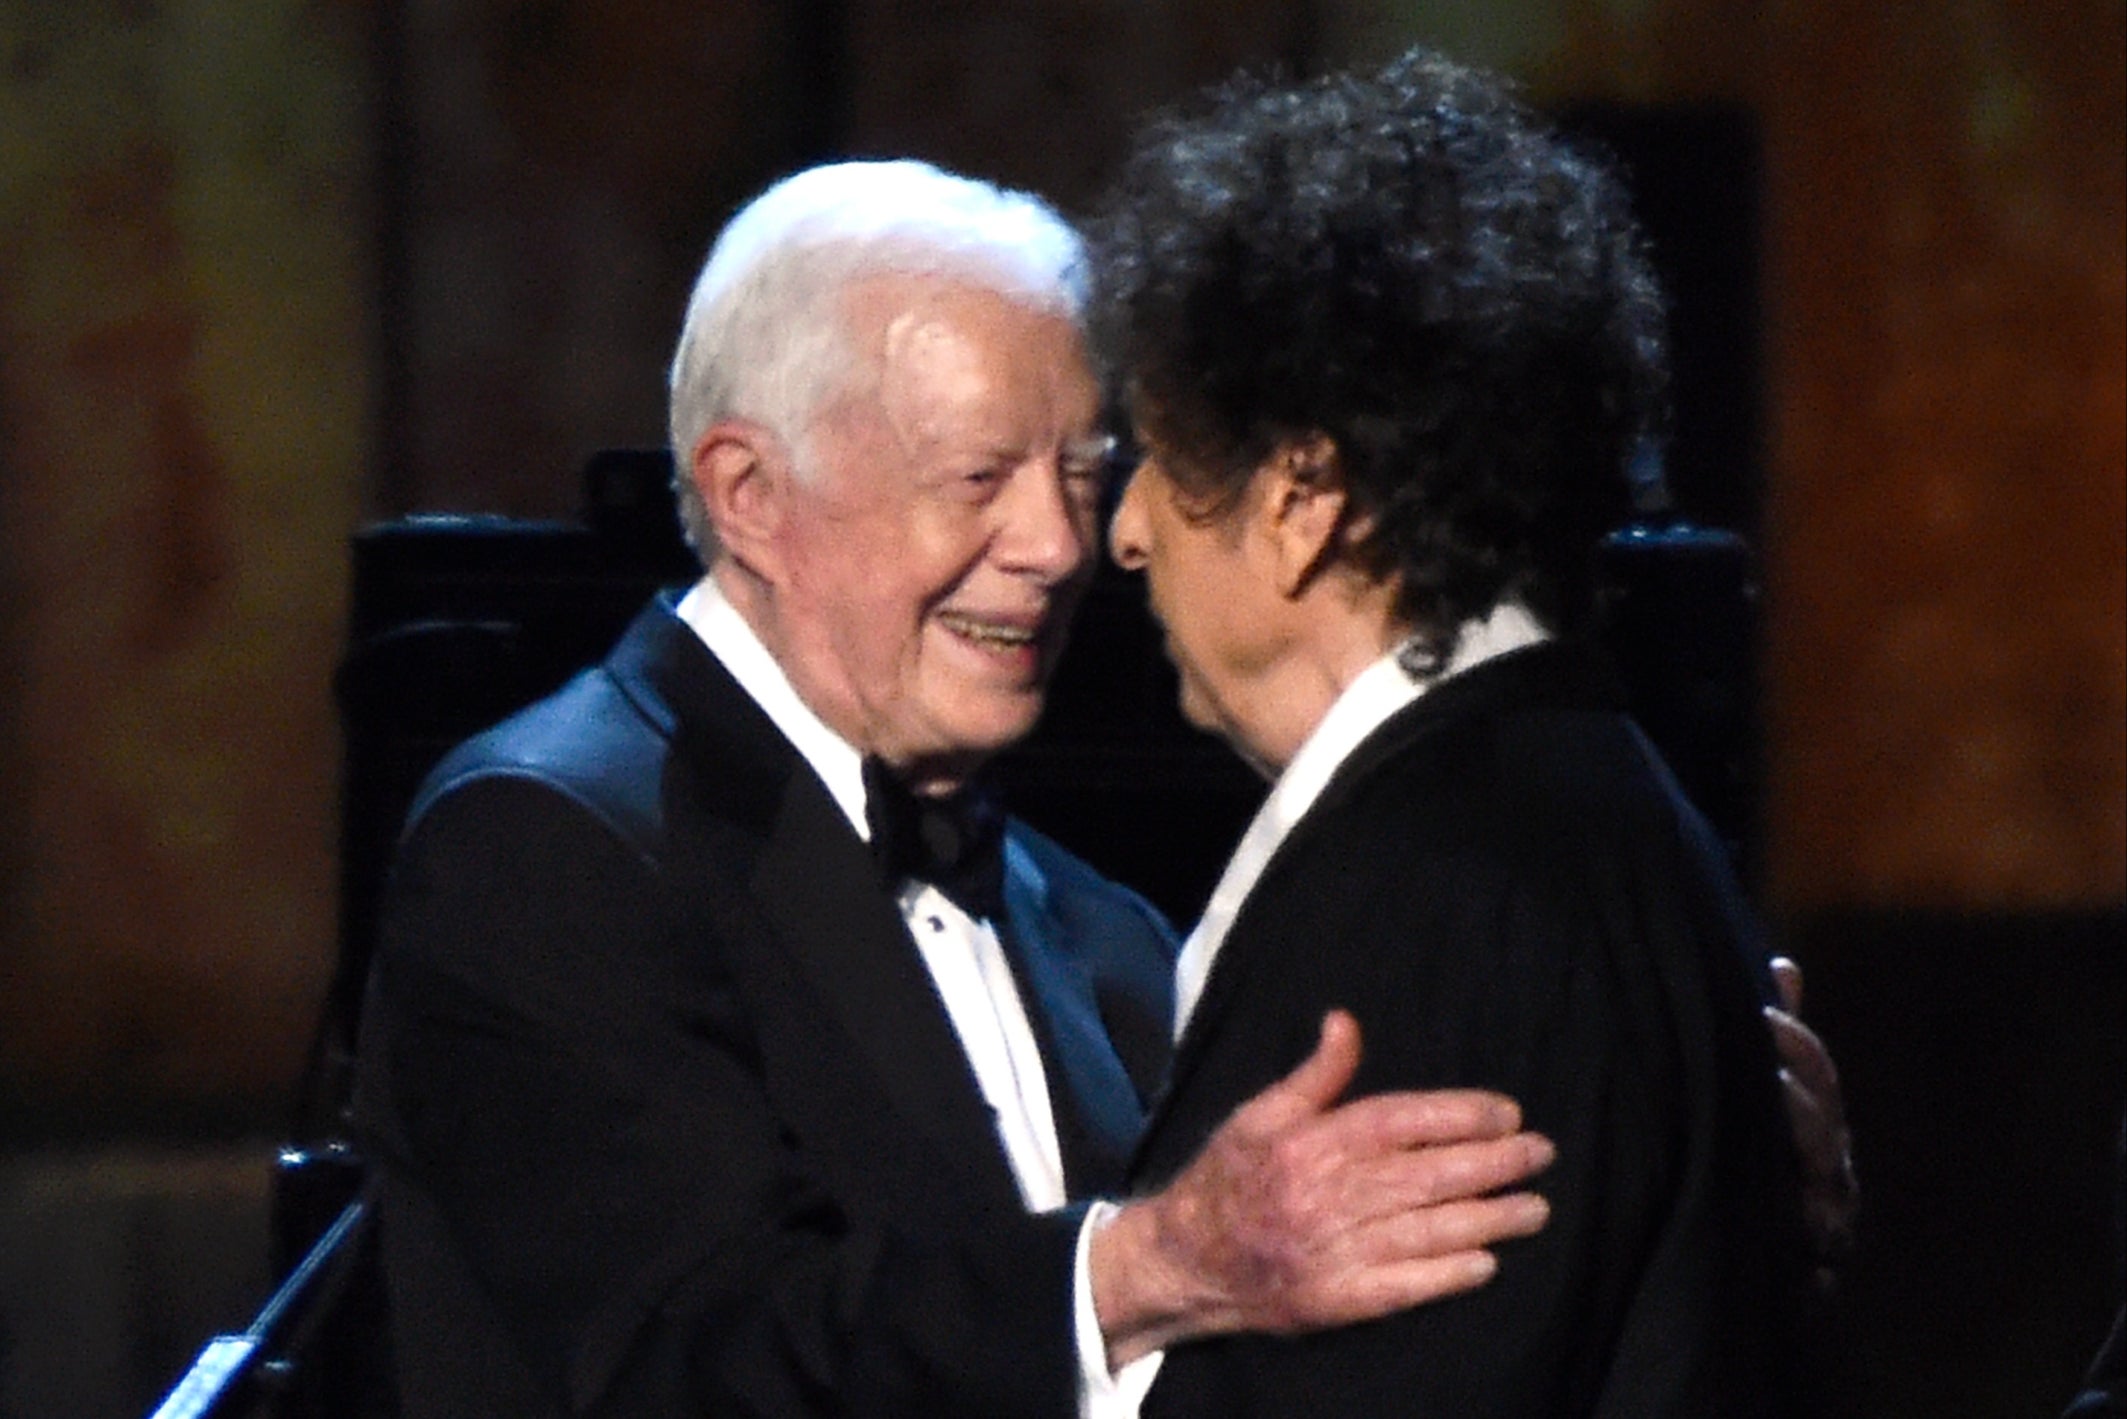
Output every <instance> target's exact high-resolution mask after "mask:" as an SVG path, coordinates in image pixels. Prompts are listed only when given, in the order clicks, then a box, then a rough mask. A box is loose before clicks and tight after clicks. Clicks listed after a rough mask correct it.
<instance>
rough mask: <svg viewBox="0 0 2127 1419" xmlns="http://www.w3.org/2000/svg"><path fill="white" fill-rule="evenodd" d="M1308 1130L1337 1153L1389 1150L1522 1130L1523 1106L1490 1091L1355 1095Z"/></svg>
mask: <svg viewBox="0 0 2127 1419" xmlns="http://www.w3.org/2000/svg"><path fill="white" fill-rule="evenodd" d="M1312 1128H1313V1130H1314V1131H1315V1132H1317V1133H1319V1134H1320V1135H1322V1136H1323V1138H1324V1139H1325V1140H1326V1144H1325V1146H1330V1147H1335V1148H1337V1149H1339V1151H1343V1152H1347V1153H1351V1154H1366V1153H1391V1152H1398V1151H1402V1150H1405V1149H1410V1148H1423V1147H1426V1146H1428V1145H1431V1144H1440V1143H1463V1142H1469V1141H1474V1140H1482V1139H1490V1138H1505V1137H1508V1136H1509V1135H1511V1134H1513V1133H1515V1132H1516V1131H1518V1130H1519V1129H1520V1128H1521V1106H1520V1105H1519V1104H1517V1103H1515V1102H1514V1101H1513V1100H1512V1099H1510V1098H1508V1097H1507V1096H1506V1095H1504V1094H1495V1093H1493V1092H1491V1091H1490V1090H1488V1089H1419V1090H1405V1091H1402V1092H1399V1093H1394V1094H1370V1095H1368V1096H1367V1097H1366V1098H1363V1099H1355V1100H1353V1101H1352V1102H1351V1103H1348V1104H1344V1105H1342V1106H1340V1107H1338V1108H1336V1109H1333V1110H1331V1111H1329V1112H1327V1113H1324V1114H1322V1115H1321V1116H1320V1117H1319V1118H1318V1119H1317V1120H1315V1122H1314V1124H1313V1125H1312Z"/></svg>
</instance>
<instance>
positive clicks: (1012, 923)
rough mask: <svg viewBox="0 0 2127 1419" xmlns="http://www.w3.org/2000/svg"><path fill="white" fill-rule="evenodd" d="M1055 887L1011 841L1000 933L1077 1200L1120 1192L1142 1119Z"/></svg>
mask: <svg viewBox="0 0 2127 1419" xmlns="http://www.w3.org/2000/svg"><path fill="white" fill-rule="evenodd" d="M1048 888H1049V884H1048V880H1047V878H1046V877H1045V876H1044V875H1043V874H1042V872H1041V869H1040V868H1039V867H1038V866H1037V865H1036V864H1035V862H1034V860H1033V858H1031V857H1030V856H1028V855H1027V853H1026V852H1025V850H1023V849H1022V848H1021V847H1020V846H1019V845H1018V844H1017V843H1015V842H1013V841H1012V840H1011V839H1010V838H1007V839H1006V840H1005V879H1004V896H1005V916H1006V921H1005V922H1004V923H1003V929H1002V930H1000V931H999V932H998V935H999V937H1000V938H1001V939H1002V940H1003V942H1004V945H1005V952H1006V954H1007V955H1008V956H1009V957H1010V958H1011V962H1012V973H1013V976H1014V977H1015V978H1016V980H1017V981H1018V984H1019V994H1020V998H1021V999H1022V1000H1023V1001H1024V1002H1025V1004H1026V1007H1027V1014H1028V1023H1029V1024H1031V1025H1032V1026H1033V1027H1034V1030H1035V1033H1036V1035H1037V1036H1038V1038H1039V1040H1040V1043H1041V1046H1042V1051H1041V1054H1042V1064H1043V1069H1044V1072H1045V1073H1046V1074H1047V1076H1048V1084H1049V1107H1050V1111H1051V1112H1052V1113H1053V1114H1054V1115H1055V1118H1056V1137H1057V1145H1058V1148H1059V1149H1060V1151H1061V1152H1062V1154H1063V1164H1064V1178H1065V1184H1066V1191H1067V1192H1068V1193H1069V1194H1070V1195H1071V1196H1072V1197H1074V1198H1080V1197H1090V1196H1095V1195H1099V1194H1103V1193H1113V1192H1114V1191H1115V1190H1116V1189H1118V1188H1120V1187H1121V1186H1122V1184H1123V1181H1124V1168H1125V1166H1126V1165H1127V1164H1128V1162H1129V1159H1130V1149H1131V1146H1132V1145H1133V1144H1134V1143H1135V1142H1136V1139H1137V1134H1138V1129H1139V1128H1140V1127H1141V1126H1142V1124H1143V1122H1144V1120H1143V1118H1142V1117H1141V1116H1140V1115H1139V1113H1138V1107H1137V1090H1136V1088H1135V1086H1133V1085H1132V1084H1131V1082H1130V1076H1129V1073H1128V1072H1127V1071H1126V1070H1125V1069H1124V1068H1123V1063H1122V1061H1121V1060H1120V1059H1119V1058H1117V1057H1116V1054H1115V1048H1114V1046H1113V1045H1111V1044H1110V1043H1109V1041H1108V1034H1107V1031H1106V1030H1105V1029H1104V1028H1102V1026H1101V1021H1100V1007H1099V1004H1098V1002H1097V1001H1096V1000H1095V998H1094V994H1093V983H1092V982H1091V981H1090V980H1088V979H1087V978H1086V975H1085V972H1084V971H1083V970H1082V969H1080V967H1079V965H1078V962H1077V959H1076V957H1074V956H1073V955H1072V954H1071V953H1070V952H1069V951H1067V950H1065V949H1064V942H1063V925H1062V923H1061V922H1060V921H1059V920H1058V919H1057V916H1056V914H1055V913H1054V912H1053V911H1051V910H1050V907H1049V890H1048Z"/></svg>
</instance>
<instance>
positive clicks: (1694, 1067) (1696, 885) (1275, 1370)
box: [1138, 645, 1805, 1419]
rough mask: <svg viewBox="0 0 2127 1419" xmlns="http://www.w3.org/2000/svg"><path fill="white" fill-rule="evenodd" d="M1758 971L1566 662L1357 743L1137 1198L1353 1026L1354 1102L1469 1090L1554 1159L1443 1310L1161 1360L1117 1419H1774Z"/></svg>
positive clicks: (1221, 969)
mask: <svg viewBox="0 0 2127 1419" xmlns="http://www.w3.org/2000/svg"><path fill="white" fill-rule="evenodd" d="M1760 954H1761V953H1759V952H1758V950H1757V948H1756V946H1755V944H1754V943H1753V941H1752V938H1751V932H1750V928H1749V925H1748V918H1747V914H1746V913H1745V911H1744V910H1743V907H1742V905H1741V903H1740V902H1739V900H1738V894H1737V892H1736V890H1735V888H1734V886H1733V885H1732V883H1731V881H1730V879H1729V877H1728V875H1727V873H1726V871H1725V868H1724V867H1723V865H1722V863H1721V861H1720V858H1719V854H1718V852H1717V850H1716V849H1715V848H1714V846H1713V840H1712V838H1711V835H1710V834H1709V833H1708V831H1707V830H1706V828H1705V827H1704V825H1703V824H1702V823H1701V821H1700V820H1699V818H1698V817H1697V816H1696V815H1695V814H1694V813H1693V812H1692V811H1691V810H1690V808H1689V807H1688V806H1687V805H1686V804H1685V803H1684V802H1683V800H1682V798H1681V797H1680V796H1679V794H1678V793H1677V791H1676V789H1675V787H1674V786H1673V784H1672V783H1671V781H1670V780H1669V778H1668V775H1667V774H1666V772H1665V771H1664V770H1663V769H1662V767H1661V766H1660V764H1659V762H1658V761H1657V760H1656V758H1655V757H1654V754H1653V752H1652V750H1651V749H1650V748H1649V747H1648V745H1647V744H1646V742H1645V741H1644V740H1643V739H1642V737H1641V736H1640V734H1639V733H1638V731H1637V730H1636V729H1635V728H1634V727H1633V726H1632V724H1631V722H1630V721H1629V720H1628V719H1626V718H1625V717H1624V716H1623V714H1622V713H1621V712H1620V710H1619V706H1618V699H1617V697H1616V695H1615V693H1614V692H1613V691H1612V690H1611V688H1610V682H1609V680H1608V678H1607V676H1606V675H1605V674H1604V673H1603V671H1602V669H1601V667H1600V666H1599V664H1598V663H1597V662H1595V661H1594V660H1593V659H1592V658H1590V657H1588V656H1587V655H1586V654H1585V653H1584V652H1582V651H1580V650H1577V649H1575V648H1572V647H1565V646H1559V645H1543V646H1537V647H1532V648H1529V649H1525V650H1522V651H1517V652H1514V653H1511V654H1509V655H1506V656H1503V657H1501V658H1499V659H1497V660H1494V661H1491V662H1487V663H1485V664H1482V665H1480V666H1478V667H1476V668H1475V669H1473V670H1471V671H1469V672H1467V673H1465V674H1462V675H1459V676H1456V677H1454V678H1453V679H1450V680H1448V681H1446V682H1445V683H1443V684H1441V685H1440V686H1438V687H1436V688H1435V689H1433V690H1432V691H1430V692H1429V693H1428V694H1426V695H1424V696H1423V697H1421V698H1420V699H1419V700H1418V701H1416V702H1415V703H1413V704H1412V705H1411V706H1409V707H1408V708H1407V709H1405V710H1404V711H1402V712H1400V713H1399V714H1397V715H1396V716H1394V717H1393V718H1391V719H1390V720H1389V721H1388V722H1387V723H1385V724H1383V725H1382V726H1381V727H1380V728H1379V729H1377V730H1376V731H1375V732H1374V733H1373V734H1372V735H1371V736H1369V738H1368V739H1367V740H1366V741H1365V742H1364V743H1363V744H1362V745H1361V746H1360V747H1359V748H1358V749H1357V750H1356V751H1355V752H1354V754H1353V755H1352V757H1351V758H1350V759H1349V760H1347V762H1346V763H1345V764H1344V765H1343V766H1342V768H1341V769H1340V771H1339V772H1338V773H1337V775H1336V776H1335V777H1334V778H1333V779H1332V781H1331V782H1330V784H1329V785H1328V786H1327V788H1326V789H1325V790H1324V792H1323V794H1322V796H1321V798H1320V799H1319V800H1318V801H1317V802H1316V804H1315V805H1314V807H1313V808H1312V809H1311V810H1310V812H1309V813H1308V814H1307V815H1306V816H1305V817H1304V818H1303V819H1302V820H1301V822H1300V823H1298V824H1297V825H1296V826H1295V828H1294V830H1293V831H1292V833H1291V835H1290V836H1289V837H1288V838H1287V839H1286V841H1285V842H1284V843H1283V844H1282V845H1281V846H1280V847H1279V849H1278V851H1277V852H1276V853H1275V854H1274V856H1273V858H1272V860H1271V861H1270V863H1269V864H1268V866H1267V867H1266V870H1265V871H1264V874H1263V876H1262V878H1261V879H1260V881H1259V882H1258V883H1257V885H1256V887H1255V889H1254V891H1253V892H1252V893H1251V894H1250V896H1249V898H1248V899H1247V901H1246V903H1245V904H1244V906H1243V907H1242V910H1241V912H1240V914H1239V915H1238V917H1237V918H1236V919H1235V921H1234V923H1233V926H1232V929H1231V931H1230V933H1229V934H1228V936H1227V938H1226V941H1225V944H1224V947H1223V949H1222V951H1221V953H1220V955H1219V957H1218V959H1217V962H1216V964H1215V965H1214V967H1213V969H1212V972H1211V974H1210V977H1209V979H1208V980H1207V981H1206V984H1205V989H1204V994H1203V997H1202V1000H1201V1001H1200V1003H1199V1005H1198V1007H1197V1009H1196V1011H1195V1013H1194V1014H1193V1016H1192V1018H1191V1020H1190V1023H1189V1026H1188V1029H1187V1032H1186V1033H1185V1034H1184V1036H1183V1038H1182V1040H1181V1043H1180V1046H1179V1050H1178V1053H1177V1057H1176V1061H1175V1069H1174V1077H1173V1080H1172V1083H1171V1085H1170V1091H1171V1092H1170V1093H1169V1095H1168V1096H1167V1098H1166V1099H1165V1101H1164V1102H1163V1103H1162V1104H1161V1105H1160V1106H1159V1108H1158V1109H1157V1110H1156V1111H1155V1114H1154V1117H1153V1120H1152V1124H1151V1128H1150V1132H1149V1133H1148V1136H1147V1138H1146V1140H1145V1143H1144V1151H1143V1154H1142V1157H1141V1161H1140V1164H1139V1169H1138V1172H1139V1176H1140V1177H1141V1178H1142V1179H1143V1180H1144V1181H1146V1182H1148V1183H1153V1184H1156V1183H1159V1182H1160V1181H1162V1180H1164V1179H1165V1178H1167V1177H1169V1176H1170V1175H1171V1174H1172V1173H1173V1172H1175V1171H1176V1170H1177V1169H1178V1168H1179V1167H1180V1166H1181V1165H1182V1164H1184V1163H1185V1162H1186V1161H1187V1160H1188V1159H1189V1157H1190V1156H1191V1155H1193V1154H1194V1153H1195V1152H1196V1150H1197V1148H1198V1146H1199V1145H1200V1144H1201V1143H1202V1141H1203V1140H1204V1139H1205V1137H1207V1136H1208V1134H1209V1133H1210V1131H1211V1130H1212V1129H1213V1128H1214V1127H1215V1126H1216V1125H1217V1124H1218V1122H1219V1121H1220V1120H1222V1119H1224V1118H1225V1117H1226V1115H1227V1114H1228V1113H1229V1112H1230V1111H1231V1110H1232V1109H1233V1107H1234V1106H1235V1105H1236V1104H1237V1103H1239V1102H1240V1101H1241V1100H1243V1099H1245V1098H1247V1097H1249V1096H1250V1095H1252V1094H1253V1093H1254V1092H1255V1091H1257V1090H1258V1089H1260V1088H1261V1087H1263V1086H1264V1085H1265V1084H1267V1083H1269V1082H1270V1081H1272V1080H1273V1079H1276V1078H1277V1077H1278V1076H1279V1075H1281V1074H1283V1073H1284V1072H1285V1071H1287V1070H1288V1069H1290V1068H1291V1067H1292V1065H1293V1064H1295V1063H1296V1062H1297V1061H1298V1060H1299V1059H1301V1058H1302V1057H1304V1056H1305V1055H1306V1054H1307V1052H1308V1051H1309V1049H1310V1048H1311V1047H1312V1045H1313V1043H1314V1040H1315V1036H1316V1031H1317V1029H1318V1027H1319V1022H1320V1020H1321V1017H1322V1013H1323V1012H1324V1011H1325V1010H1326V1009H1328V1008H1329V1007H1331V1006H1343V1007H1344V1008H1346V1009H1348V1010H1350V1011H1352V1012H1353V1013H1354V1014H1355V1015H1356V1016H1357V1017H1358V1019H1359V1022H1360V1025H1361V1028H1362V1032H1363V1043H1364V1055H1363V1063H1362V1067H1361V1072H1360V1076H1359V1079H1358V1080H1357V1082H1356V1084H1355V1092H1372V1091H1377V1090H1384V1089H1402V1088H1428V1087H1438V1086H1482V1087H1486V1088H1492V1089H1498V1090H1502V1091H1504V1092H1506V1093H1508V1094H1510V1095H1512V1096H1514V1097H1515V1098H1517V1099H1518V1100H1520V1101H1521V1103H1522V1105H1523V1108H1524V1111H1525V1116H1526V1118H1527V1121H1528V1123H1529V1125H1530V1126H1531V1127H1533V1128H1536V1129H1539V1130H1541V1131H1543V1132H1544V1133H1546V1134H1548V1135H1549V1136H1550V1137H1551V1138H1552V1139H1553V1140H1554V1141H1556V1142H1557V1144H1558V1146H1559V1158H1558V1161H1557V1163H1556V1164H1555V1166H1554V1167H1553V1168H1552V1170H1551V1171H1550V1173H1549V1174H1548V1175H1547V1176H1546V1178H1545V1179H1544V1180H1543V1181H1542V1182H1541V1184H1540V1186H1541V1188H1542V1190H1543V1191H1544V1192H1545V1193H1546V1194H1547V1195H1548V1196H1549V1198H1550V1200H1551V1203H1552V1206H1553V1214H1552V1221H1551V1223H1550V1225H1549V1227H1548V1228H1547V1229H1546V1230H1545V1231H1544V1232H1543V1233H1542V1234H1541V1235H1540V1236H1538V1237H1536V1238H1533V1239H1530V1240H1527V1241H1523V1242H1516V1243H1511V1244H1509V1245H1507V1246H1506V1247H1505V1248H1504V1251H1503V1255H1502V1257H1501V1267H1500V1271H1499V1274H1498V1276H1497V1277H1496V1278H1495V1279H1494V1280H1493V1281H1492V1282H1491V1283H1490V1284H1489V1285H1488V1286H1486V1287H1484V1288H1482V1289H1481V1290H1479V1291H1477V1292H1475V1293H1473V1294H1471V1295H1469V1296H1465V1297H1459V1298H1455V1299H1452V1300H1448V1301H1444V1302H1440V1303H1438V1304H1435V1305H1431V1306H1426V1307H1422V1308H1420V1309H1418V1310H1416V1311H1411V1312H1406V1313H1404V1314H1401V1315H1398V1316H1394V1317H1391V1318H1389V1319H1387V1320H1383V1321H1380V1322H1376V1323H1373V1324H1369V1325H1361V1326H1355V1327H1351V1328H1349V1329H1346V1330H1343V1331H1338V1332H1334V1333H1328V1334H1323V1335H1318V1336H1312V1337H1307V1338H1303V1339H1284V1340H1281V1339H1264V1338H1258V1337H1246V1336H1244V1337H1236V1338H1232V1339H1227V1340H1221V1341H1216V1342H1211V1343H1206V1344H1199V1345H1193V1346H1183V1347H1178V1348H1176V1349H1175V1350H1174V1351H1172V1352H1170V1354H1169V1355H1168V1357H1167V1360H1166V1362H1165V1366H1164V1368H1163V1370H1162V1372H1161V1375H1160V1378H1159V1381H1158V1383H1157V1385H1156V1386H1155V1388H1154V1390H1153V1392H1152V1397H1151V1400H1150V1401H1149V1403H1148V1406H1147V1410H1146V1414H1147V1416H1148V1419H1183V1416H1218V1417H1219V1419H1240V1417H1241V1416H1279V1417H1280V1419H1284V1417H1285V1416H1295V1415H1315V1414H1323V1415H1330V1414H1334V1415H1338V1416H1354V1419H1364V1417H1365V1416H1380V1415H1423V1416H1429V1417H1430V1416H1437V1419H1449V1417H1450V1416H1452V1419H1491V1416H1529V1417H1530V1419H1533V1417H1534V1416H1545V1419H1564V1417H1565V1416H1596V1415H1599V1416H1604V1419H1663V1416H1679V1415H1704V1416H1720V1419H1735V1416H1755V1415H1774V1414H1785V1413H1789V1412H1792V1410H1791V1408H1790V1401H1789V1400H1788V1399H1787V1398H1786V1397H1785V1388H1784V1387H1785V1385H1786V1383H1787V1380H1786V1377H1785V1376H1784V1375H1783V1374H1782V1373H1781V1370H1782V1361H1783V1358H1784V1354H1785V1351H1784V1350H1783V1347H1784V1346H1786V1345H1787V1344H1789V1343H1790V1341H1791V1339H1792V1337H1791V1336H1790V1335H1789V1334H1788V1330H1787V1327H1788V1325H1789V1321H1790V1318H1791V1316H1792V1310H1791V1306H1792V1304H1793V1303H1794V1298H1795V1291H1794V1288H1796V1287H1798V1286H1799V1285H1800V1283H1801V1278H1802V1269H1803V1261H1804V1257H1805V1252H1804V1249H1803V1247H1802V1244H1801V1231H1800V1220H1799V1208H1798V1206H1797V1204H1796V1198H1797V1196H1798V1184H1797V1178H1796V1171H1795V1163H1794V1159H1793V1156H1792V1145H1791V1144H1790V1142H1789V1137H1788V1131H1787V1128H1786V1125H1785V1122H1784V1119H1783V1115H1782V1113H1781V1105H1780V1102H1779V1100H1778V1097H1777V1095H1776V1093H1775V1086H1774V1080H1775V1067H1774V1063H1773V1060H1772V1058H1771V1053H1770V1045H1769V1042H1768V1038H1767V1033H1766V1030H1765V1027H1764V1024H1763V1022H1762V1019H1761V1017H1760V1014H1759V1004H1760V999H1761V996H1760V994H1759V992H1760V989H1761V988H1762V986H1763V985H1764V982H1763V979H1762V975H1760V977H1759V978H1758V979H1754V978H1753V977H1754V973H1762V971H1763V970H1764V967H1763V964H1762V961H1761V960H1760Z"/></svg>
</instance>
